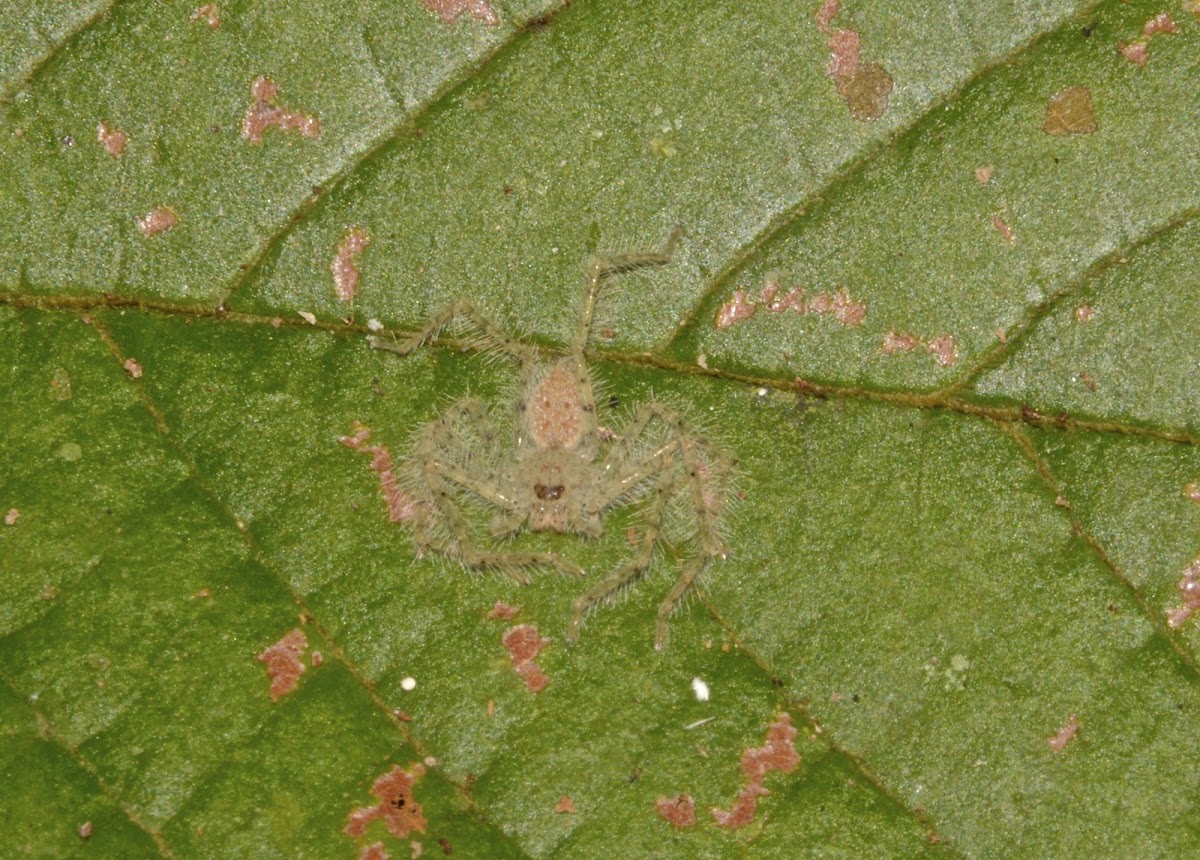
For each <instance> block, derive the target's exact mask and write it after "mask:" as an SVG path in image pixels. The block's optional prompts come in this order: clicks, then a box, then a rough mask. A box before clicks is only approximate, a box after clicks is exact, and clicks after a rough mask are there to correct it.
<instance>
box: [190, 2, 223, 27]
mask: <svg viewBox="0 0 1200 860" xmlns="http://www.w3.org/2000/svg"><path fill="white" fill-rule="evenodd" d="M188 20H190V21H191V22H192V23H193V24H195V23H196V22H197V21H200V22H203V23H205V24H207V25H208V27H209V29H210V30H216V29H217V28H218V27H220V26H221V10H220V9H218V8H217V4H216V3H205V4H204V5H203V6H199V7H197V8H196V10H195V11H194V12H192V14H191V16H190V17H189V18H188Z"/></svg>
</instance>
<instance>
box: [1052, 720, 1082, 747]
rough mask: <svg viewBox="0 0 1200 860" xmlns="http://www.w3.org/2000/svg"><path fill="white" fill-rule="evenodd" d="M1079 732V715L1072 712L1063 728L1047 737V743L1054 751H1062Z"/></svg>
mask: <svg viewBox="0 0 1200 860" xmlns="http://www.w3.org/2000/svg"><path fill="white" fill-rule="evenodd" d="M1077 734H1079V717H1078V716H1076V715H1075V714H1071V715H1070V716H1069V717H1067V722H1066V723H1065V724H1064V725H1063V727H1062V728H1061V729H1059V730H1058V731H1057V732H1055V733H1054V734H1053V735H1051V736H1050V737H1048V738H1046V743H1047V744H1049V746H1050V749H1052V750H1053V751H1054V752H1062V751H1063V750H1064V749H1066V748H1067V744H1069V743H1070V742H1071V741H1072V740H1074V739H1075V736H1076V735H1077Z"/></svg>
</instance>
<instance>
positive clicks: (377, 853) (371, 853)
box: [358, 842, 392, 860]
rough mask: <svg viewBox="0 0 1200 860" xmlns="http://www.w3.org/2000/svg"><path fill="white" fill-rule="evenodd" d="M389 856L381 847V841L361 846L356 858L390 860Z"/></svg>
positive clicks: (362, 859) (360, 859) (361, 859)
mask: <svg viewBox="0 0 1200 860" xmlns="http://www.w3.org/2000/svg"><path fill="white" fill-rule="evenodd" d="M391 856H392V855H390V854H388V853H387V849H386V848H384V847H383V843H382V842H372V843H371V844H370V845H365V846H363V849H362V851H359V852H358V860H391Z"/></svg>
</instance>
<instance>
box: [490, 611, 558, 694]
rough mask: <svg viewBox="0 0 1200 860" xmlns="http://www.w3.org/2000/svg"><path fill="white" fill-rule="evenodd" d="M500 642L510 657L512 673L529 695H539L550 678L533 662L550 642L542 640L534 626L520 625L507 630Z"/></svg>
mask: <svg viewBox="0 0 1200 860" xmlns="http://www.w3.org/2000/svg"><path fill="white" fill-rule="evenodd" d="M501 642H503V643H504V647H505V648H507V649H508V653H509V656H510V657H512V664H513V671H515V672H516V673H517V674H518V675H519V676H520V677H521V679H522V680H523V681H524V682H525V688H526V689H527V690H529V692H531V693H539V692H541V691H542V690H544V689H546V686H547V685H548V684H549V683H550V678H549V677H547V676H546V673H545V672H543V671H542V669H541V667H540V666H538V664H537V663H535V662H534V658H536V657H537V655H538V654H539V653H540V652H541V650H542V649H543V648H545V647H546V646H547V645H549V644H550V640H549V639H544V638H542V635H541V634H540V633H538V629H537V627H535V626H534V625H532V624H520V625H518V626H516V627H513V628H511V629H510V630H508V631H507V632H506V633H505V634H504V636H503V638H502V639H501Z"/></svg>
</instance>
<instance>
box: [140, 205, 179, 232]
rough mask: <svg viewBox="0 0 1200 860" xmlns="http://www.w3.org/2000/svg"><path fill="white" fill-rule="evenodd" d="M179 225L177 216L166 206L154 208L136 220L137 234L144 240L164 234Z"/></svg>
mask: <svg viewBox="0 0 1200 860" xmlns="http://www.w3.org/2000/svg"><path fill="white" fill-rule="evenodd" d="M178 223H179V216H178V215H176V214H175V212H174V210H172V209H171V208H169V207H167V206H156V207H154V209H152V210H150V212H149V213H148V214H146V215H144V216H143V217H141V218H139V219H138V222H137V227H138V232H139V233H141V234H142V235H143V236H145V237H146V238H150V237H151V236H157V235H158V234H159V233H165V232H166V231H168V230H170V229H171V228H172V227H174V226H175V225H176V224H178Z"/></svg>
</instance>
